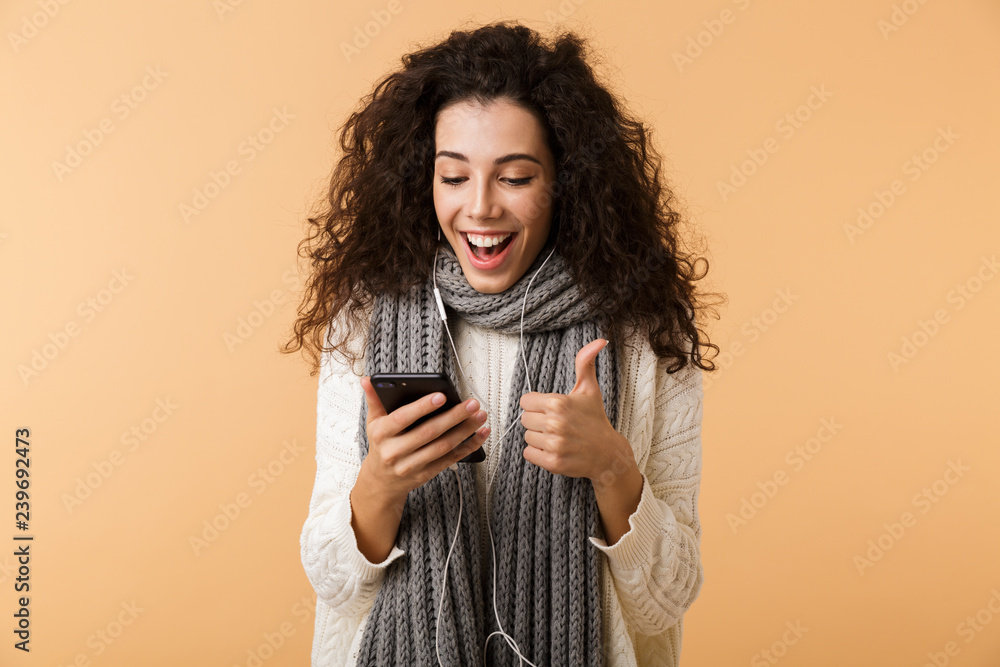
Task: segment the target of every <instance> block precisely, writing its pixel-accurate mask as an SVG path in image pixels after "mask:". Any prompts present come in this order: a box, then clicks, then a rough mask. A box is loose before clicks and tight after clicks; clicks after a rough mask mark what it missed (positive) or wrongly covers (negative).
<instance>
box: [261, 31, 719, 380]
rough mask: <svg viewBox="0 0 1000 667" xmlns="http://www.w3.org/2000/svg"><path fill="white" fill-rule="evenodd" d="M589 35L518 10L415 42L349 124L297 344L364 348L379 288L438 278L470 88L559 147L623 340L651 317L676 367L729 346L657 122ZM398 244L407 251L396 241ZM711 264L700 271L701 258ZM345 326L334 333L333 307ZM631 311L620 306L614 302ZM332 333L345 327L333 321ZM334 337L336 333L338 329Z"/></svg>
mask: <svg viewBox="0 0 1000 667" xmlns="http://www.w3.org/2000/svg"><path fill="white" fill-rule="evenodd" d="M588 55H589V54H588V53H587V50H586V46H585V43H584V41H583V40H582V39H581V38H580V37H579V36H578V35H576V34H575V33H572V32H563V33H561V34H559V35H558V36H557V37H556V38H555V39H554V40H553V41H552V43H551V44H547V43H545V41H544V40H543V39H542V38H541V37H540V35H539V34H538V33H537V32H535V31H534V30H532V29H530V28H528V27H526V26H523V25H521V24H519V23H517V22H516V21H514V22H512V21H500V22H496V23H492V24H488V25H483V26H481V27H478V28H476V29H474V30H471V31H458V30H456V31H453V32H451V34H450V35H449V36H448V38H447V39H445V40H444V41H442V42H440V43H437V44H434V45H432V46H428V47H425V48H421V49H419V50H417V51H415V52H413V53H409V54H407V55H404V56H403V57H402V63H403V68H402V69H401V70H399V71H395V72H392V73H391V74H388V75H387V76H385V77H384V78H383V79H382V80H381V81H379V82H378V83H377V84H376V85H375V87H374V89H373V90H372V92H371V93H369V95H368V96H366V97H365V98H363V99H362V100H361V103H362V106H361V109H360V110H359V111H355V112H353V113H352V114H351V115H350V117H349V118H348V119H347V121H346V122H345V123H344V125H343V126H342V127H341V128H340V145H341V148H342V150H343V152H344V155H343V157H341V159H340V161H339V163H338V164H337V165H336V166H335V168H334V169H333V174H332V177H331V178H330V187H329V192H328V195H327V197H326V199H325V201H324V202H323V203H322V205H321V207H320V210H319V211H318V212H316V214H315V215H314V216H312V217H309V218H308V220H309V224H310V229H311V231H310V233H309V234H308V236H307V238H305V239H303V240H302V241H301V242H300V244H299V256H300V257H304V258H307V259H308V260H309V261H310V262H311V270H310V275H309V276H308V280H307V282H306V286H305V291H304V294H303V297H302V303H301V305H300V307H299V310H298V314H299V318H298V319H297V320H296V321H295V324H294V334H293V335H292V336H291V338H290V339H289V340H288V341H287V342H286V343H285V345H284V347H283V348H282V349H281V351H282V352H285V353H289V352H295V351H296V350H299V349H300V348H303V347H305V348H306V351H307V352H308V353H309V355H310V360H311V362H312V370H311V372H310V374H311V375H315V374H316V372H317V370H318V368H319V365H320V354H321V353H322V352H326V351H331V352H332V351H337V352H340V353H341V354H342V355H343V356H344V357H345V358H346V359H348V360H350V362H351V363H353V362H354V361H355V360H356V358H357V357H356V355H354V354H353V353H352V352H351V351H350V350H349V349H348V345H347V343H348V341H350V340H352V339H354V336H355V333H356V332H357V330H358V329H359V328H360V329H361V331H362V332H364V333H365V335H367V328H368V326H369V322H367V321H366V320H365V318H363V317H362V313H364V312H366V309H367V308H368V307H369V306H370V305H371V304H372V302H373V300H374V297H375V296H376V295H378V294H381V293H385V294H403V293H405V292H406V291H407V290H409V289H410V288H411V287H413V286H414V285H416V284H419V283H423V282H425V281H426V280H428V279H429V278H430V268H431V266H430V265H431V262H430V258H431V257H432V256H433V255H434V248H435V245H436V244H437V243H438V242H439V241H438V237H437V232H438V229H439V227H438V221H437V217H436V214H435V211H434V205H433V197H432V188H433V174H434V131H435V124H436V120H437V116H438V114H439V112H440V111H441V110H442V109H443V108H444V107H446V106H448V105H450V104H453V103H456V102H460V101H466V100H468V101H476V102H480V103H483V104H486V103H489V102H491V101H493V100H497V99H505V100H509V101H511V102H513V103H515V104H518V105H520V106H522V107H523V108H525V109H527V110H529V111H532V112H533V113H534V114H535V115H536V117H538V119H539V120H540V122H541V123H542V125H543V128H544V130H545V134H546V140H547V142H548V145H549V148H550V149H551V151H552V155H553V157H554V158H555V165H556V174H557V178H556V181H555V182H554V185H553V187H552V190H553V191H552V193H551V195H552V204H553V208H552V232H551V234H552V235H554V239H555V242H556V244H557V246H558V247H559V251H560V253H561V254H562V256H563V257H564V258H565V259H566V261H567V264H568V266H569V267H570V270H571V272H572V274H573V276H574V278H575V279H576V282H577V285H578V287H579V289H580V291H581V294H582V296H583V297H584V298H585V299H586V300H587V302H588V303H589V304H590V305H591V307H592V308H593V312H595V320H597V321H599V322H601V323H602V330H604V331H605V332H606V333H605V335H606V337H607V338H608V340H609V341H610V342H611V343H616V342H618V341H621V340H622V339H623V338H624V336H625V335H627V332H629V331H637V330H638V331H642V332H643V333H644V334H646V335H647V336H648V339H649V343H650V346H651V347H652V349H653V350H654V352H655V353H656V355H657V356H658V357H660V358H669V359H673V360H674V363H672V364H671V365H670V367H669V368H668V372H670V373H673V372H676V371H677V370H680V369H681V368H683V367H684V366H685V365H686V364H687V363H688V360H690V361H691V362H692V363H694V364H695V365H697V366H698V367H699V368H702V369H703V370H707V371H712V370H715V365H714V364H713V363H712V362H711V361H706V360H703V359H702V354H701V349H700V348H702V347H705V348H711V349H713V350H715V352H716V353H718V351H719V347H718V346H717V345H714V344H712V343H710V342H708V339H707V336H706V334H705V333H704V332H702V331H701V330H700V329H699V328H698V325H697V321H696V317H697V314H698V313H699V311H700V310H701V309H703V308H704V307H706V305H707V304H706V302H705V301H704V299H703V297H704V296H705V294H702V293H700V292H696V290H695V282H696V281H698V280H701V279H702V278H704V277H705V275H706V274H707V272H708V261H707V259H705V258H704V257H700V256H696V255H694V254H688V253H685V252H684V251H682V250H681V238H680V226H681V216H680V214H679V213H678V212H677V211H676V210H675V208H674V207H671V205H670V204H671V201H672V200H673V199H674V195H673V193H672V192H671V190H670V189H669V187H667V185H665V184H663V183H661V174H660V157H659V155H658V154H657V152H656V150H655V148H654V146H653V145H652V142H651V140H650V137H649V131H648V130H647V129H646V128H645V127H644V125H643V124H642V123H641V122H639V121H638V120H636V119H634V118H633V117H631V116H630V115H628V113H627V112H626V111H625V110H624V109H623V107H622V105H621V103H620V102H618V101H617V100H616V99H615V97H614V96H612V94H611V93H610V92H608V90H607V89H606V88H605V87H604V86H603V85H602V84H600V83H599V82H598V81H597V78H596V76H595V74H594V72H593V70H592V69H591V67H590V66H589V65H588V63H587V62H586V57H587V56H588ZM386 248H392V249H393V251H392V252H386ZM700 266H701V267H703V269H704V270H703V271H701V272H699V267H700ZM345 307H347V310H346V311H344V314H345V315H346V317H342V321H343V322H344V323H345V325H346V326H345V327H343V328H341V330H340V331H338V332H336V333H338V335H339V338H338V339H334V338H333V337H332V336H329V337H328V340H327V341H325V342H324V340H323V338H324V332H325V331H326V330H327V325H328V324H330V323H331V321H332V319H333V318H337V317H338V316H340V315H341V311H343V310H344V308H345ZM615 314H617V315H618V316H619V317H618V318H615V317H613V316H614V315H615ZM331 333H332V332H331ZM326 343H330V344H329V345H326Z"/></svg>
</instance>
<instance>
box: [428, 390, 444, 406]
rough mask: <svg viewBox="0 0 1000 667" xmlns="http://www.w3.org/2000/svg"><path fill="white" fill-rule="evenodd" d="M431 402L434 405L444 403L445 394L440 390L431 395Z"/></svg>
mask: <svg viewBox="0 0 1000 667" xmlns="http://www.w3.org/2000/svg"><path fill="white" fill-rule="evenodd" d="M431 403H433V404H434V405H444V394H442V393H441V392H438V393H436V394H434V395H433V396H431Z"/></svg>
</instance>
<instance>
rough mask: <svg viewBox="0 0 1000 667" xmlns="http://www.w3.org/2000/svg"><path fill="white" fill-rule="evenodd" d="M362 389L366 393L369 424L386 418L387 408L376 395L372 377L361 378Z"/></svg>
mask: <svg viewBox="0 0 1000 667" xmlns="http://www.w3.org/2000/svg"><path fill="white" fill-rule="evenodd" d="M361 389H363V390H364V392H365V401H366V402H367V403H368V423H369V424H371V423H372V421H373V420H375V419H378V418H379V417H384V416H385V414H386V413H385V408H384V407H383V406H382V401H381V400H380V399H379V397H378V394H376V393H375V387H373V386H372V381H371V376H368V375H365V376H364V377H362V378H361Z"/></svg>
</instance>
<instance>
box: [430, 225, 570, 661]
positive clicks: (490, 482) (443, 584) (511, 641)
mask: <svg viewBox="0 0 1000 667" xmlns="http://www.w3.org/2000/svg"><path fill="white" fill-rule="evenodd" d="M438 240H439V241H440V240H441V229H440V228H439V229H438ZM555 251H556V249H555V247H553V248H552V250H551V251H550V252H549V254H548V256H547V257H546V258H545V260H544V261H542V264H541V266H539V267H538V270H537V271H535V273H534V275H533V276H531V279H530V280H529V281H528V286H527V287H526V288H525V290H524V299H523V300H522V302H521V331H520V339H519V340H520V342H519V345H518V346H519V347H520V348H521V360H522V361H523V362H524V379H525V381H526V382H527V385H528V392H529V393H530V392H531V379H530V378H529V377H528V358H527V355H525V353H524V311H525V308H526V306H527V304H528V291H529V290H530V289H531V283H533V282H534V281H535V278H536V277H537V276H538V274H539V273H540V272H541V270H542V267H544V266H545V263H546V262H548V261H549V257H552V254H553V253H554V252H555ZM437 258H438V249H437V247H435V248H434V266H433V268H432V270H431V275H432V276H433V280H434V298H435V300H436V301H437V306H438V311H439V312H440V315H441V321H443V322H444V328H445V331H446V332H447V333H448V340H450V341H451V349H452V351H453V352H454V353H455V362H456V364H457V365H458V367H459V369H462V362H461V360H459V358H458V350H457V349H456V347H455V340H454V339H453V338H452V337H451V329H450V328H449V327H448V318H447V315H446V313H445V309H444V302H443V301H442V300H441V293H440V292H439V291H438V287H437ZM462 370H463V372H464V369H462ZM466 380H467V381H468V383H469V390H470V391H471V392H472V394H473V395H474V396H475V397H476V400H478V401H479V405H480V406H485V405H486V404H485V403H484V402H483V399H482V397H481V396H479V394H478V393H477V392H476V390H475V388H474V387H473V382H472V377H471V376H469V375H466ZM523 414H524V410H522V411H521V412H520V414H518V416H517V419H515V420H514V421H513V422H512V423H511V424H510V425H509V426H508V427H507V430H506V431H504V432H503V435H501V436H500V438H499V440H498V441H497V442H498V445H499V447H500V450H499V453H498V454H497V468H499V467H500V454H502V453H503V442H504V438H505V437H506V436H507V434H508V433H509V432H510V430H511V429H512V428H513V427H514V425H515V424H517V420H518V419H520V418H521V415H523ZM449 467H450V468H451V471H452V472H454V473H455V480H456V481H457V482H458V522H457V523H456V524H455V536H454V537H453V538H452V541H451V548H450V549H448V557H447V558H445V561H444V575H442V582H441V599H440V601H439V603H438V613H437V620H436V622H435V624H434V648H435V651H437V658H438V664H439V665H441V667H444V665H443V663H442V662H441V652H440V650H439V648H438V629H439V624H440V621H441V609H442V607H443V605H444V593H445V590H446V587H447V584H448V563H449V561H450V560H451V552H452V550H453V549H454V548H455V542H456V541H457V540H458V532H459V529H460V528H461V526H462V480H461V478H460V477H459V476H458V464H457V463H453V464H452V465H451V466H449ZM496 473H497V471H496V470H494V471H493V474H492V475H490V478H489V480H488V481H487V485H486V530H487V531H488V532H489V535H490V552H491V554H492V558H493V561H492V562H493V567H492V570H493V614H494V616H495V617H496V620H497V627H499V628H500V629H499V630H496V631H494V632H491V633H490V634H489V636H487V637H486V641H485V642H483V663H484V664H485V663H486V647H487V646H488V645H489V643H490V639H491V638H492V637H493V635H496V634H499V635H500V636H501V637H503V638H504V639H506V640H507V644H508V645H509V646H510V647H511V649H513V651H514V652H515V653H517V656H518V659H519V662H518V664H521V661H523V662H527V663H528V664H529V665H531V667H537V665H535V663H533V662H531V661H530V660H528V659H527V658H525V657H524V656H523V655H522V654H521V650H520V648H519V647H518V645H517V642H516V641H515V640H514V638H513V637H511V636H510V635H508V634H507V633H506V632H505V631H504V629H503V624H502V623H501V622H500V612H499V611H498V610H497V591H496V589H497V572H496V569H497V568H496V562H497V554H496V545H495V544H494V542H493V530H492V528H491V527H490V500H491V495H492V494H491V491H492V489H493V480H494V478H495V477H496Z"/></svg>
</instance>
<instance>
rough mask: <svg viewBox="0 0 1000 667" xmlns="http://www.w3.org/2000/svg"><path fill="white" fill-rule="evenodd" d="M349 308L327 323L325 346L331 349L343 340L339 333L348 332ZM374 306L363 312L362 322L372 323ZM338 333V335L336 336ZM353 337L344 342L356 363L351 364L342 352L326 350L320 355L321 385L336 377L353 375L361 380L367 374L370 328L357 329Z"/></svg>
mask: <svg viewBox="0 0 1000 667" xmlns="http://www.w3.org/2000/svg"><path fill="white" fill-rule="evenodd" d="M347 309H348V306H345V307H344V308H343V309H342V310H341V311H340V312H339V313H337V315H336V316H334V317H331V318H330V321H329V322H327V327H326V330H325V331H324V346H325V347H329V346H331V345H332V344H333V343H334V342H338V341H339V340H340V338H341V334H340V333H339V332H341V331H346V327H347V324H346V321H345V320H346V318H347V312H346V311H347ZM373 310H374V306H373V305H372V304H368V305H367V306H364V307H363V308H362V310H361V313H360V314H361V321H362V322H366V323H367V322H370V321H371V315H372V311H373ZM335 332H336V335H335ZM352 333H353V335H352V336H351V337H350V338H349V339H348V340H346V341H345V342H344V346H345V347H346V349H347V351H348V352H350V353H351V355H352V356H353V357H354V362H353V363H350V361H349V359H348V357H347V356H346V355H345V354H344V353H343V351H342V350H330V349H324V350H323V352H322V354H321V355H320V383H323V382H324V381H329V380H330V379H332V378H333V377H335V376H345V375H353V376H354V377H355V378H356V379H360V378H361V376H363V375H364V374H365V353H366V345H367V340H368V327H367V325H366V326H364V327H359V328H356V329H355V331H354V332H352Z"/></svg>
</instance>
